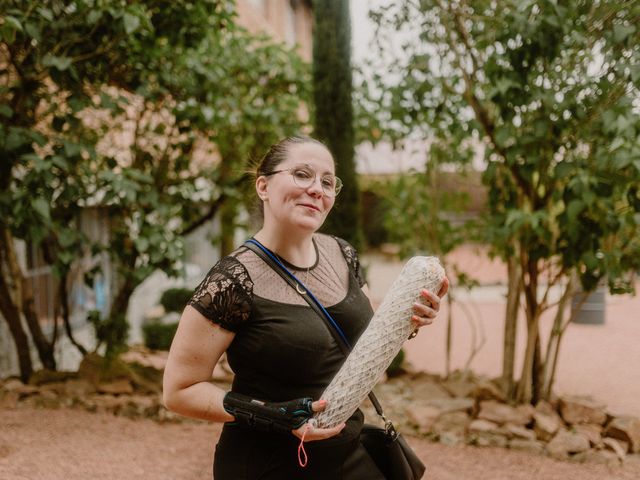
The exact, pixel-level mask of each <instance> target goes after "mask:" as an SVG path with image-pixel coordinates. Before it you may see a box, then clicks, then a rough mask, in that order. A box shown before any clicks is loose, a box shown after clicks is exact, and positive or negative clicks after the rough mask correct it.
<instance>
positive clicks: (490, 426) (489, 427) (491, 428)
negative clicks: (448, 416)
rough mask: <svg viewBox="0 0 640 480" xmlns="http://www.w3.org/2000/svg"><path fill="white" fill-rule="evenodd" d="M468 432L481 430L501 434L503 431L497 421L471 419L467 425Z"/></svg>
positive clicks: (479, 431)
mask: <svg viewBox="0 0 640 480" xmlns="http://www.w3.org/2000/svg"><path fill="white" fill-rule="evenodd" d="M467 431H468V432H469V433H481V432H490V433H499V434H503V433H504V431H503V430H502V429H501V428H500V425H498V424H497V423H493V422H490V421H488V420H473V421H472V422H471V423H470V424H469V427H468V428H467Z"/></svg>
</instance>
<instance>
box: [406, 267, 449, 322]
mask: <svg viewBox="0 0 640 480" xmlns="http://www.w3.org/2000/svg"><path fill="white" fill-rule="evenodd" d="M448 291H449V279H448V278H447V277H444V280H443V281H442V286H441V287H440V291H439V292H438V294H437V295H434V294H433V293H431V292H430V291H429V290H422V291H421V292H420V296H421V297H422V299H421V302H416V303H414V304H413V313H414V315H413V316H412V317H411V321H412V322H413V324H414V325H415V327H416V329H418V328H420V327H424V326H425V325H431V324H432V323H433V319H434V318H436V317H437V316H438V312H439V311H440V299H441V298H442V297H444V296H445V295H446V294H447V292H448Z"/></svg>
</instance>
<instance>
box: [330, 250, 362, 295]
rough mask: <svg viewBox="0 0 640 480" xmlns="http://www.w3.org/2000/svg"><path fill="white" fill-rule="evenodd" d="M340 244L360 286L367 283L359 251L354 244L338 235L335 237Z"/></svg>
mask: <svg viewBox="0 0 640 480" xmlns="http://www.w3.org/2000/svg"><path fill="white" fill-rule="evenodd" d="M334 238H335V239H336V241H337V242H338V244H339V245H340V249H341V250H342V255H344V258H345V260H346V261H347V265H348V266H349V270H350V271H351V273H352V274H353V275H354V276H355V277H356V280H357V281H358V285H360V288H362V287H363V286H364V284H365V283H367V279H366V278H365V275H364V271H363V270H362V265H360V260H359V259H358V252H357V251H356V249H355V248H353V246H352V245H351V244H350V243H349V242H347V241H346V240H343V239H341V238H338V237H334Z"/></svg>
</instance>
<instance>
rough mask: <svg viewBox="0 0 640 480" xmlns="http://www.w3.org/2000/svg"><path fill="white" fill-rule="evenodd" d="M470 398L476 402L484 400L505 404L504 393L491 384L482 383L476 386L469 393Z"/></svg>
mask: <svg viewBox="0 0 640 480" xmlns="http://www.w3.org/2000/svg"><path fill="white" fill-rule="evenodd" d="M471 396H472V397H473V398H475V399H476V401H477V402H482V401H484V400H497V401H499V402H505V401H506V397H505V396H504V393H502V391H501V390H500V389H499V388H498V387H497V386H496V385H494V384H493V383H491V382H486V381H485V382H482V383H480V384H478V385H477V386H476V388H474V389H473V391H472V392H471Z"/></svg>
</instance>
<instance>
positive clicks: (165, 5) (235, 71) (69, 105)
mask: <svg viewBox="0 0 640 480" xmlns="http://www.w3.org/2000/svg"><path fill="white" fill-rule="evenodd" d="M5 3H6V2H5ZM4 10H5V11H4V12H3V13H6V15H5V16H4V18H3V20H0V22H1V24H0V64H2V65H3V68H4V69H3V70H2V71H1V72H0V157H1V158H2V162H0V228H1V229H3V230H4V229H6V230H7V231H8V232H10V235H11V236H12V237H13V238H18V239H22V240H25V241H27V242H29V243H30V244H33V245H34V246H36V247H39V248H41V249H42V250H43V251H44V254H45V258H46V259H47V260H48V261H49V262H50V263H51V264H52V266H53V269H54V272H55V273H56V274H57V275H58V276H60V277H64V276H65V275H67V274H69V272H70V271H71V268H72V266H73V265H74V262H77V261H78V260H79V259H80V258H82V257H83V256H85V255H88V256H91V255H95V254H98V253H100V252H107V253H108V254H109V256H110V261H111V263H112V264H113V265H114V267H115V268H114V270H115V271H116V273H117V279H118V281H117V285H118V286H119V290H118V291H116V292H115V294H114V299H113V303H112V308H113V310H114V311H116V312H125V311H126V308H127V304H128V301H129V298H130V296H131V294H132V293H133V290H134V289H135V287H136V286H137V285H139V284H140V283H141V282H142V281H144V279H146V278H147V277H148V276H149V275H150V274H151V273H152V272H153V271H155V270H157V269H161V270H163V271H164V272H166V273H167V274H169V275H176V274H179V273H181V271H182V261H183V253H184V243H183V235H184V234H185V233H187V232H190V231H191V230H192V229H193V228H196V227H197V226H198V225H201V224H202V223H203V222H204V221H205V220H207V219H210V218H212V217H213V216H214V215H215V214H216V213H217V209H218V208H219V207H220V206H221V205H223V204H225V202H226V203H228V204H234V203H239V202H241V201H242V199H243V196H242V195H240V194H239V192H238V186H239V184H240V182H241V180H243V179H244V176H245V174H244V172H245V170H246V169H245V164H244V162H245V161H246V160H247V159H249V158H257V157H258V156H259V154H261V153H262V152H264V151H265V150H266V148H267V147H268V146H269V145H270V144H271V143H273V142H274V141H275V140H277V139H278V138H281V137H283V136H286V135H289V134H292V133H294V132H297V131H298V130H299V129H300V123H299V121H298V115H297V113H298V110H299V108H300V104H301V102H303V101H305V100H307V99H308V96H309V92H308V84H309V81H308V79H309V71H308V70H309V69H308V66H307V65H305V64H304V63H303V62H302V61H301V60H300V58H299V57H298V56H297V55H296V54H295V52H293V51H292V50H290V49H288V48H285V47H284V46H282V45H279V44H275V43H273V42H272V41H270V40H269V39H268V38H266V37H262V36H254V35H251V34H249V33H248V32H246V31H245V30H243V29H241V28H240V27H238V26H237V25H236V23H235V13H234V10H235V8H234V2H232V1H217V0H189V1H186V2H170V1H142V2H122V1H120V0H107V1H101V2H94V1H93V0H79V1H76V2H73V4H70V5H66V4H64V3H60V2H57V1H53V0H47V1H42V2H37V3H34V2H17V3H14V4H12V5H10V6H7V7H6V9H4ZM87 208H93V209H96V210H97V211H98V212H99V214H100V215H102V216H104V217H105V218H106V221H107V223H108V228H109V234H108V242H100V241H99V239H96V238H89V237H88V236H87V235H86V234H85V233H84V231H83V229H82V228H81V224H80V217H81V212H82V211H83V210H86V209H87ZM2 271H6V269H4V268H3V269H2Z"/></svg>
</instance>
